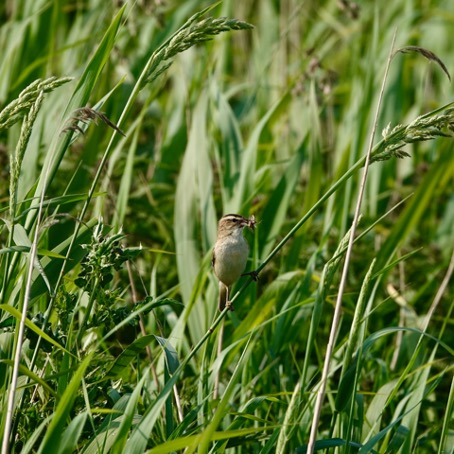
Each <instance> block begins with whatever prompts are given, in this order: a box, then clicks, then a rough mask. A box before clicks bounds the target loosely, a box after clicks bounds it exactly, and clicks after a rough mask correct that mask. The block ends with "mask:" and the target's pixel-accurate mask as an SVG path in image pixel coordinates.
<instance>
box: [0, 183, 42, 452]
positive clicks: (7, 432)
mask: <svg viewBox="0 0 454 454" xmlns="http://www.w3.org/2000/svg"><path fill="white" fill-rule="evenodd" d="M43 202H44V192H43V193H42V195H41V200H40V204H39V209H38V217H37V221H36V227H35V235H34V238H33V242H32V246H31V249H30V258H29V265H28V273H27V281H26V285H25V294H24V302H23V306H22V316H21V319H20V323H19V332H18V335H17V342H16V351H15V355H14V366H13V375H12V377H11V383H10V388H9V395H8V404H7V410H6V422H5V429H4V431H3V442H2V454H8V453H9V438H10V436H11V427H12V422H13V413H14V396H15V394H16V387H17V379H18V376H19V365H20V358H21V351H22V342H23V340H24V332H25V320H26V319H27V312H28V303H29V302H30V292H31V288H32V278H33V270H34V263H35V260H36V258H37V250H38V236H39V225H40V222H41V217H42V209H43Z"/></svg>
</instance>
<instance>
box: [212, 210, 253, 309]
mask: <svg viewBox="0 0 454 454" xmlns="http://www.w3.org/2000/svg"><path fill="white" fill-rule="evenodd" d="M255 224H256V221H255V218H254V216H252V217H251V218H250V219H247V218H245V217H243V216H240V215H239V214H226V215H225V216H223V217H222V218H221V219H220V221H219V224H218V236H217V240H216V244H215V245H214V249H213V259H212V262H211V263H212V265H213V268H214V274H216V277H217V278H218V279H219V310H220V311H223V310H224V308H225V307H226V306H227V307H229V309H230V310H233V306H232V305H231V302H230V300H229V297H230V294H229V293H230V289H231V286H232V284H233V283H234V282H235V281H237V280H238V279H239V278H240V276H241V274H242V273H243V271H244V269H245V268H246V263H247V258H248V255H249V245H248V243H247V241H246V239H245V238H244V236H243V229H244V227H249V228H250V229H251V230H254V227H255Z"/></svg>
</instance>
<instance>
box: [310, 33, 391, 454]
mask: <svg viewBox="0 0 454 454" xmlns="http://www.w3.org/2000/svg"><path fill="white" fill-rule="evenodd" d="M395 40H396V32H394V36H393V38H392V43H391V51H390V53H389V56H388V60H387V62H386V68H385V75H384V77H383V82H382V86H381V90H380V95H379V98H378V104H377V109H376V111H375V119H374V124H373V127H372V131H371V134H370V140H369V146H368V149H367V154H366V161H365V163H364V171H363V175H362V178H361V183H360V187H359V193H358V199H357V202H356V207H355V214H354V217H353V221H352V227H351V231H350V238H349V241H348V246H347V252H346V253H345V262H344V267H343V270H342V276H341V280H340V283H339V292H338V294H337V299H336V305H335V309H334V315H333V321H332V324H331V331H330V335H329V340H328V345H327V348H326V354H325V361H324V363H323V371H322V377H321V380H320V388H319V390H318V393H317V399H316V401H315V407H314V416H313V418H312V425H311V432H310V435H309V443H308V446H307V452H308V453H309V454H313V452H314V449H315V440H316V438H317V431H318V425H319V422H320V414H321V411H322V405H323V400H324V398H325V392H326V384H327V381H328V374H329V370H330V365H331V358H332V356H333V351H334V343H335V340H336V335H337V330H338V328H339V322H340V317H341V309H342V298H343V296H344V290H345V286H346V283H347V274H348V271H349V266H350V258H351V254H352V249H353V241H354V238H355V233H356V226H357V224H358V219H359V216H360V211H361V205H362V201H363V197H364V190H365V186H366V180H367V173H368V170H369V164H370V161H371V155H372V149H373V144H374V137H375V132H376V130H377V124H378V115H379V113H380V108H381V105H382V102H383V95H384V91H385V85H386V80H387V78H388V72H389V68H390V66H391V61H392V58H393V54H394V53H393V50H394V43H395Z"/></svg>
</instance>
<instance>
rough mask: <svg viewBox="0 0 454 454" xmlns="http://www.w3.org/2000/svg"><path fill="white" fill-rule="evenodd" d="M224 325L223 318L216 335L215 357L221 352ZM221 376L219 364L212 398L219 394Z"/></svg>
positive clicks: (214, 398) (219, 355)
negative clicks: (217, 335)
mask: <svg viewBox="0 0 454 454" xmlns="http://www.w3.org/2000/svg"><path fill="white" fill-rule="evenodd" d="M224 326H225V319H223V320H222V323H221V326H220V328H219V337H218V348H217V357H218V358H220V357H221V353H222V342H223V340H224ZM220 377H221V366H219V368H218V370H217V372H216V376H215V377H214V389H213V400H216V399H217V398H218V396H219V383H220V380H221V379H220Z"/></svg>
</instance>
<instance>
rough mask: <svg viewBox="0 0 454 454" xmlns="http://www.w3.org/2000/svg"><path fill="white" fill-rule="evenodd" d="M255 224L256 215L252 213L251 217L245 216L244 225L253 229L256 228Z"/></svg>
mask: <svg viewBox="0 0 454 454" xmlns="http://www.w3.org/2000/svg"><path fill="white" fill-rule="evenodd" d="M255 224H257V221H256V220H255V216H254V215H252V216H251V217H250V218H249V219H246V218H244V221H243V225H244V226H245V227H249V228H250V229H251V230H252V231H254V229H255Z"/></svg>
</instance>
